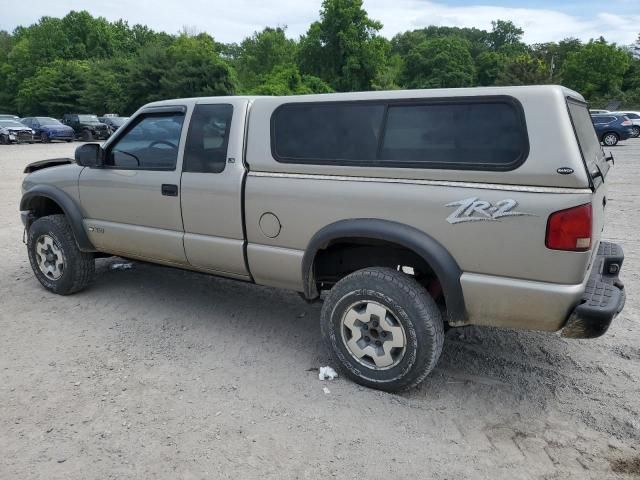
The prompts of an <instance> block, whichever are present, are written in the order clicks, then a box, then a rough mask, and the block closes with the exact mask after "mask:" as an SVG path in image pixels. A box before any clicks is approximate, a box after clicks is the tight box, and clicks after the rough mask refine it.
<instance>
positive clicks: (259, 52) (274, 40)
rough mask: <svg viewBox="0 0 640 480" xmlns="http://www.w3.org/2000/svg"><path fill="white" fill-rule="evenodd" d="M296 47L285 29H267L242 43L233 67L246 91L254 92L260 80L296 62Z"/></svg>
mask: <svg viewBox="0 0 640 480" xmlns="http://www.w3.org/2000/svg"><path fill="white" fill-rule="evenodd" d="M296 53H297V44H296V42H295V40H291V39H289V38H287V37H286V35H285V29H284V28H280V27H278V28H269V27H267V28H265V29H264V30H262V31H261V32H255V33H254V34H253V35H252V36H251V37H249V38H246V39H245V40H243V41H242V43H241V44H240V46H239V49H238V52H237V58H235V60H234V62H233V64H234V66H235V68H236V71H237V73H238V80H239V81H240V85H241V86H242V88H243V89H246V90H251V89H254V88H255V87H256V86H257V85H258V84H259V82H260V78H261V77H262V76H264V75H267V74H269V73H271V72H272V71H273V70H274V68H276V67H282V66H285V67H289V66H293V65H295V63H296Z"/></svg>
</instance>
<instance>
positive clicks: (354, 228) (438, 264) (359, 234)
mask: <svg viewBox="0 0 640 480" xmlns="http://www.w3.org/2000/svg"><path fill="white" fill-rule="evenodd" d="M348 238H371V239H373V240H385V241H388V242H393V243H396V244H398V245H401V246H403V247H405V248H408V249H410V250H412V251H413V252H415V253H416V254H417V255H419V256H420V257H422V258H423V259H424V260H425V261H426V262H427V263H428V264H429V265H430V266H431V268H432V269H433V270H434V272H435V274H436V275H437V276H438V279H439V280H440V284H441V286H442V290H443V293H444V296H445V302H446V304H447V313H446V316H447V320H448V321H449V322H450V323H459V322H465V321H466V319H467V313H466V308H465V303H464V295H463V292H462V285H461V284H460V276H461V275H462V271H461V270H460V267H459V266H458V264H457V262H456V261H455V259H454V258H453V257H452V256H451V254H450V253H449V251H448V250H447V249H446V248H445V247H443V246H442V245H441V244H440V243H439V242H438V241H437V240H435V239H434V238H433V237H431V236H430V235H428V234H426V233H425V232H422V231H420V230H418V229H416V228H413V227H410V226H409V225H405V224H403V223H398V222H394V221H391V220H380V219H372V218H358V219H350V220H340V221H337V222H335V223H331V224H329V225H327V226H325V227H323V228H322V229H320V230H319V231H318V232H317V233H316V234H315V235H314V236H313V237H312V238H311V240H310V241H309V244H308V245H307V248H306V250H305V253H304V256H303V258H302V279H303V288H304V295H305V297H306V298H307V299H309V300H312V299H314V298H317V297H318V296H319V295H320V293H319V292H318V290H317V287H316V282H315V274H314V271H313V265H314V261H315V258H316V255H317V253H318V251H320V250H321V249H323V248H326V247H327V246H328V245H329V244H330V243H331V242H332V241H333V240H337V239H348Z"/></svg>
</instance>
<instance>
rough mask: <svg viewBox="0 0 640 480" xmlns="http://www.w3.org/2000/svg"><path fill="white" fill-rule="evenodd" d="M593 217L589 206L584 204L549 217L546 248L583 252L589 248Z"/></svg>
mask: <svg viewBox="0 0 640 480" xmlns="http://www.w3.org/2000/svg"><path fill="white" fill-rule="evenodd" d="M592 226H593V215H592V212H591V204H590V203H586V204H584V205H580V206H577V207H573V208H567V209H566V210H560V211H558V212H554V213H552V214H551V215H549V220H548V221H547V238H546V240H545V244H546V245H547V248H551V249H553V250H570V251H573V252H585V251H587V250H589V249H590V248H591V228H592Z"/></svg>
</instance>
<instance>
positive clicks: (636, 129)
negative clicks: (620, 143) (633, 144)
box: [631, 125, 640, 138]
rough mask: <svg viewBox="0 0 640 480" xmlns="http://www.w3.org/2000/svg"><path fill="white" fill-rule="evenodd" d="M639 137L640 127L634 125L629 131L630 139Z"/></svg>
mask: <svg viewBox="0 0 640 480" xmlns="http://www.w3.org/2000/svg"><path fill="white" fill-rule="evenodd" d="M638 137H640V127H639V126H637V125H634V126H633V128H632V129H631V138H638Z"/></svg>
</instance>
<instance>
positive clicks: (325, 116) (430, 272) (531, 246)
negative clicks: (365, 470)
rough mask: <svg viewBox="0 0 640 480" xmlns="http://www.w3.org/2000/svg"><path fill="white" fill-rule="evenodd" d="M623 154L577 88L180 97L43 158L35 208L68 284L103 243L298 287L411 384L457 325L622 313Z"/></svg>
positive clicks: (380, 368)
mask: <svg viewBox="0 0 640 480" xmlns="http://www.w3.org/2000/svg"><path fill="white" fill-rule="evenodd" d="M611 163H612V158H611V157H607V155H606V154H605V152H603V150H602V148H601V146H600V144H599V142H598V139H597V138H596V135H595V132H594V128H593V125H592V123H591V119H590V116H589V111H588V109H587V105H586V103H585V102H584V99H583V98H582V97H581V96H580V95H579V94H577V93H576V92H573V91H570V90H567V89H564V88H562V87H558V86H535V87H507V88H473V89H444V90H412V91H392V92H366V93H344V94H329V95H309V96H293V97H216V98H190V99H176V100H168V101H162V102H156V103H151V104H148V105H145V106H144V107H142V108H141V109H140V110H139V111H137V112H136V113H135V114H134V115H133V116H132V117H131V118H130V120H129V121H128V122H127V123H126V124H125V125H124V126H123V127H122V128H120V129H119V130H118V131H117V132H116V133H115V134H114V135H113V136H112V137H111V138H110V139H109V140H108V141H107V142H105V143H104V144H103V145H98V144H86V145H82V146H80V147H79V148H78V150H77V151H76V157H75V160H74V161H72V160H66V159H58V160H49V161H42V162H37V163H35V164H32V165H29V166H28V167H27V168H26V173H28V175H27V176H26V178H25V180H24V183H23V197H22V200H21V202H20V210H21V212H22V219H23V222H24V225H25V228H26V229H27V236H26V237H27V249H28V254H29V260H30V262H31V265H32V268H33V271H34V273H35V276H36V277H37V278H38V280H39V281H40V282H41V283H42V285H43V286H44V287H45V288H47V289H48V290H50V291H52V292H55V293H58V294H63V295H64V294H70V293H73V292H76V291H78V290H80V289H82V288H84V287H85V286H86V285H88V284H89V282H90V281H91V279H92V278H93V276H94V259H95V257H96V256H99V255H101V256H104V255H118V256H121V257H126V258H131V259H137V260H142V261H147V262H154V263H158V264H163V265H170V266H173V267H180V268H185V269H190V270H195V271H199V272H205V273H209V274H213V275H219V276H224V277H230V278H234V279H237V280H241V281H246V282H255V283H257V284H260V285H269V286H273V287H280V288H287V289H291V290H295V291H298V292H300V294H301V295H302V296H303V297H304V298H305V299H306V300H308V301H314V300H321V301H323V302H324V303H323V308H322V315H321V319H320V322H321V326H322V334H323V336H324V339H325V340H326V343H327V346H328V348H329V350H330V352H331V353H332V355H333V358H334V360H335V362H336V364H337V366H339V367H340V368H341V369H342V370H343V372H345V373H346V374H347V375H348V376H349V377H350V378H352V379H354V380H355V381H357V382H359V383H362V384H364V385H368V386H372V387H375V388H380V389H383V390H388V391H395V390H401V389H405V388H410V387H412V386H414V385H416V384H418V383H419V382H420V381H422V380H423V379H424V378H425V376H426V375H427V374H428V373H429V372H430V371H431V370H432V369H433V368H434V366H435V365H436V362H437V361H438V358H439V356H440V353H441V350H442V347H443V343H444V329H445V328H448V327H458V326H464V325H491V326H497V327H506V328H525V329H534V330H546V331H550V332H554V331H558V330H562V334H563V335H565V336H568V337H579V338H589V337H596V336H599V335H601V334H603V333H604V332H605V331H606V330H607V328H608V327H609V325H610V323H611V321H612V319H613V318H614V317H615V316H616V315H617V314H618V313H619V312H620V310H621V309H622V307H623V305H624V301H625V292H624V288H623V285H622V283H621V282H620V280H619V279H618V274H619V272H620V268H621V266H622V261H623V253H622V249H621V248H620V247H619V246H618V245H615V244H612V243H607V242H605V241H602V240H601V238H600V235H601V231H602V228H603V225H604V218H605V210H606V208H607V196H606V187H607V174H608V172H609V168H610V166H611Z"/></svg>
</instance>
